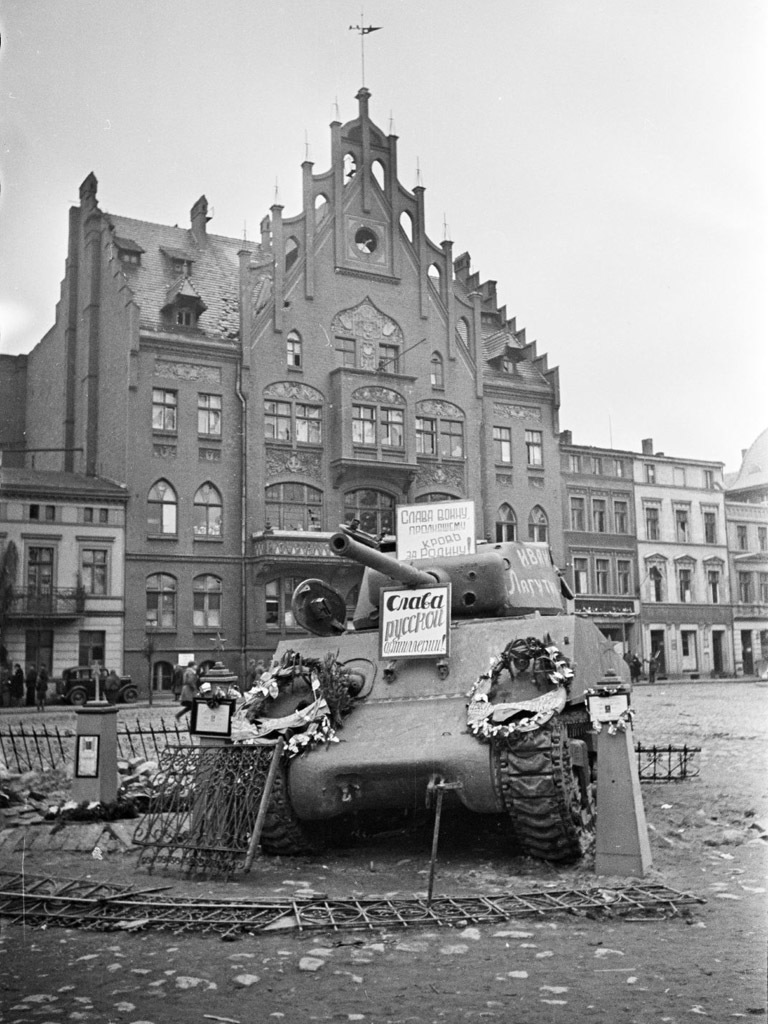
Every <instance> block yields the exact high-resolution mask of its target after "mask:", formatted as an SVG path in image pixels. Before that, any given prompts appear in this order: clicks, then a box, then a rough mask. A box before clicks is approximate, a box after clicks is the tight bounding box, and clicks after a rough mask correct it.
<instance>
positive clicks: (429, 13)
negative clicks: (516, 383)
mask: <svg viewBox="0 0 768 1024" xmlns="http://www.w3.org/2000/svg"><path fill="white" fill-rule="evenodd" d="M360 24H364V25H376V26H381V30H380V31H378V32H374V33H370V34H368V35H366V36H365V39H364V42H365V77H364V84H365V85H366V87H367V88H368V89H370V91H371V94H372V96H371V102H370V114H371V117H372V118H373V120H374V121H375V122H376V123H377V124H378V125H379V126H380V127H381V128H382V129H383V130H384V131H385V132H386V133H390V132H394V133H395V134H397V135H398V137H399V142H398V165H399V167H398V169H399V177H400V180H401V182H402V183H403V185H405V186H406V187H407V188H413V186H414V185H416V184H417V168H418V173H419V174H420V179H421V181H420V183H421V184H423V185H424V186H425V188H426V195H425V200H426V218H427V220H426V225H427V233H428V234H429V236H430V237H431V238H432V240H433V241H435V242H437V243H439V242H440V241H442V240H443V238H444V237H445V230H444V226H446V225H447V231H448V235H449V237H450V238H451V239H452V241H453V243H454V254H455V255H457V256H458V255H459V254H460V253H462V252H465V251H468V252H469V253H470V254H471V256H472V266H473V269H474V270H476V271H477V272H478V273H479V274H480V277H481V280H485V279H492V280H495V281H497V282H498V296H499V302H500V304H506V307H507V312H508V315H510V316H513V315H514V316H516V318H517V326H518V328H522V327H525V328H526V334H527V340H528V341H532V340H536V342H537V345H538V352H539V354H542V353H546V354H547V356H548V360H549V365H550V367H552V366H558V367H559V368H560V386H561V410H560V426H561V428H562V429H570V430H572V431H573V439H574V441H575V442H576V443H577V444H590V445H610V446H612V447H616V448H623V449H627V450H630V451H639V450H640V445H641V440H642V439H643V438H647V437H651V438H653V441H654V446H655V450H657V451H663V452H665V453H666V454H667V455H670V456H675V457H679V458H684V457H685V458H694V459H706V460H714V461H720V462H723V463H724V464H725V469H726V471H736V470H738V468H739V465H740V460H741V451H742V449H744V448H747V447H748V446H749V445H750V444H751V443H752V441H753V440H754V439H755V438H756V437H757V435H758V434H759V433H760V432H761V431H762V430H764V429H765V428H766V426H768V402H766V393H767V392H768V345H767V344H766V337H767V336H768V331H767V330H766V328H767V327H768V300H767V298H766V296H767V295H768V288H767V287H766V284H767V282H768V273H767V272H768V196H767V195H766V192H767V189H768V174H767V173H766V172H768V71H767V70H766V69H767V68H768V46H767V44H768V5H766V4H765V3H764V0H479V2H478V3H475V4H468V3H466V0H367V2H366V3H365V4H364V11H363V12H361V8H360V3H359V2H349V0H183V2H177V0H131V2H130V3H126V2H125V0H0V31H2V45H1V46H0V352H2V353H5V354H17V353H22V352H28V351H29V350H30V349H32V348H33V347H34V345H35V344H37V342H38V341H39V340H40V338H41V337H42V336H43V335H44V334H45V332H46V331H47V330H48V329H49V328H50V327H51V325H52V324H53V322H54V316H55V304H56V301H57V299H58V297H59V292H60V283H61V280H62V278H63V275H64V265H65V257H66V247H67V231H68V210H69V207H70V206H71V205H76V204H77V202H78V192H79V186H80V183H81V182H82V180H83V179H84V178H85V177H86V175H87V174H88V173H89V172H91V171H93V172H94V173H95V175H96V177H97V178H98V180H99V202H100V205H101V207H102V209H104V210H106V211H108V212H110V213H114V214H119V215H122V216H127V217H134V218H137V219H140V220H147V221H155V222H158V223H164V224H179V225H181V226H187V225H188V224H189V211H190V208H191V207H192V205H193V204H194V202H195V201H196V200H197V198H198V197H199V196H200V195H202V194H205V195H206V196H207V199H208V202H209V204H210V207H211V209H209V213H211V212H212V213H213V219H212V221H211V223H210V225H209V231H211V232H212V233H215V234H220V235H229V236H232V237H242V236H243V233H244V232H245V233H246V234H247V236H248V237H249V238H252V239H257V238H258V232H259V222H260V220H261V219H262V217H263V216H264V215H265V214H266V213H267V212H268V209H269V206H270V205H271V204H272V203H273V202H274V201H275V196H276V194H277V197H278V201H279V202H280V203H282V204H283V206H284V216H286V217H290V216H293V215H295V214H297V213H299V212H300V208H301V166H300V165H301V162H302V161H303V160H304V159H305V158H306V157H307V153H308V154H309V159H310V160H312V161H314V165H315V171H316V172H318V173H320V172H323V171H325V170H327V169H328V167H329V165H330V130H329V124H330V122H331V121H332V120H335V119H336V118H337V117H338V119H339V120H341V121H342V122H345V121H348V120H351V119H352V118H354V117H356V115H357V103H356V101H355V98H354V97H355V94H356V93H357V91H358V89H359V88H360V85H361V84H363V68H362V61H361V46H360V43H361V39H360V36H359V35H358V34H357V33H355V32H354V31H350V30H349V26H350V25H360ZM336 104H338V107H336Z"/></svg>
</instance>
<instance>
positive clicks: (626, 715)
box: [592, 708, 635, 736]
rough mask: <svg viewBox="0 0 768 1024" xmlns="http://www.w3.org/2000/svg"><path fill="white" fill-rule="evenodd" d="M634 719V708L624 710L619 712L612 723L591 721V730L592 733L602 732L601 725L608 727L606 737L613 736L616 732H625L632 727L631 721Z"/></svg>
mask: <svg viewBox="0 0 768 1024" xmlns="http://www.w3.org/2000/svg"><path fill="white" fill-rule="evenodd" d="M634 717H635V709H634V708H626V709H625V710H624V711H622V712H621V714H620V715H619V717H618V718H615V719H614V720H613V721H612V722H607V723H605V722H598V721H596V720H595V719H593V720H592V729H593V731H594V732H602V731H603V725H605V724H607V725H608V735H609V736H615V735H616V733H617V732H626V731H627V729H629V727H630V726H631V725H632V720H633V719H634Z"/></svg>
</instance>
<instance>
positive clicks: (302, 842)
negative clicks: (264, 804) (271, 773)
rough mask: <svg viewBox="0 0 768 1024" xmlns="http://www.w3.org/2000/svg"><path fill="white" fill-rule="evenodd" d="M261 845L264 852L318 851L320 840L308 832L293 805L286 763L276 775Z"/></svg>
mask: <svg viewBox="0 0 768 1024" xmlns="http://www.w3.org/2000/svg"><path fill="white" fill-rule="evenodd" d="M260 845H261V848H262V850H263V851H264V853H271V854H282V855H284V856H288V857H299V856H301V855H302V854H309V853H317V852H318V850H319V844H318V843H317V842H316V841H314V840H313V839H312V837H311V836H310V835H309V834H308V833H307V831H306V829H305V828H304V826H303V825H302V824H301V822H300V821H299V819H298V818H297V817H296V814H295V812H294V810H293V807H292V806H291V798H290V794H289V792H288V777H287V774H286V770H285V767H284V766H283V767H281V768H280V770H279V771H278V773H277V775H276V776H275V780H274V783H273V784H272V793H271V794H270V799H269V807H268V808H267V814H266V817H265V819H264V827H263V829H262V831H261V840H260Z"/></svg>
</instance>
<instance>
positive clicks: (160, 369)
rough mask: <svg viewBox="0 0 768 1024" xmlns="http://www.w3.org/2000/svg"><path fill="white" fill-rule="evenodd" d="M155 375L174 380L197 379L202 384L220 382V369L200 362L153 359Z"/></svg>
mask: <svg viewBox="0 0 768 1024" xmlns="http://www.w3.org/2000/svg"><path fill="white" fill-rule="evenodd" d="M155 376H156V377H173V378H174V380H197V381H201V382H202V383H204V384H220V383H221V369H220V367H218V366H205V365H203V364H201V363H182V362H178V361H177V360H173V361H172V360H170V359H155Z"/></svg>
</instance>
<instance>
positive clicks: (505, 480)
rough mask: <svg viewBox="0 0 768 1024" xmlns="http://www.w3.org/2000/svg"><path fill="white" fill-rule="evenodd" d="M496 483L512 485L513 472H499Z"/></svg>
mask: <svg viewBox="0 0 768 1024" xmlns="http://www.w3.org/2000/svg"><path fill="white" fill-rule="evenodd" d="M496 483H497V484H502V485H503V486H504V487H511V486H512V474H511V473H497V474H496Z"/></svg>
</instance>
